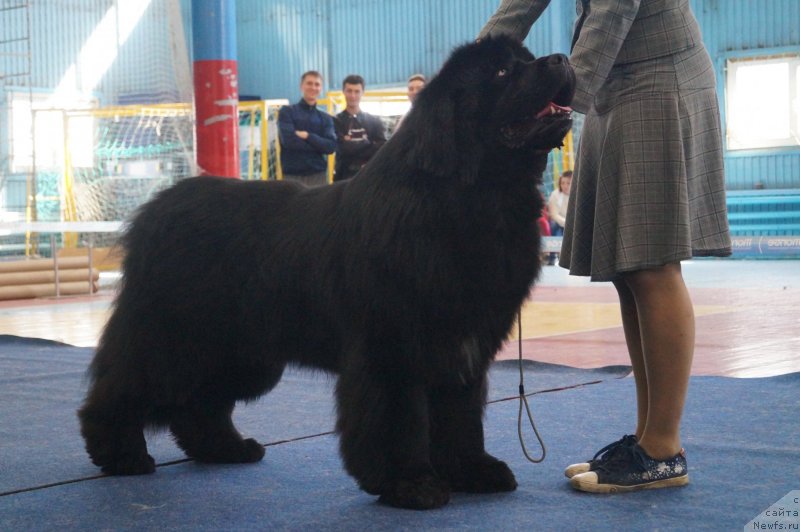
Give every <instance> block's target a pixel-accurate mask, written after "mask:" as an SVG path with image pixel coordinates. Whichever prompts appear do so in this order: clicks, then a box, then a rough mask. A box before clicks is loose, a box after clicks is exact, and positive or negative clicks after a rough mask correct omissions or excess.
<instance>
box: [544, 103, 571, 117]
mask: <svg viewBox="0 0 800 532" xmlns="http://www.w3.org/2000/svg"><path fill="white" fill-rule="evenodd" d="M571 112H572V107H564V106H561V105H558V104H557V103H553V102H550V103H549V104H547V107H545V108H544V109H542V110H541V111H539V114H537V115H536V118H541V117H543V116H547V115H554V114H556V113H571Z"/></svg>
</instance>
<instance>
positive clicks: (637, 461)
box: [597, 445, 652, 473]
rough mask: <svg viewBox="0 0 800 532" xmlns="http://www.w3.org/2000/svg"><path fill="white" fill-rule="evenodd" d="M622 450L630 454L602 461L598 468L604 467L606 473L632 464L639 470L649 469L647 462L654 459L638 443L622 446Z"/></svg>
mask: <svg viewBox="0 0 800 532" xmlns="http://www.w3.org/2000/svg"><path fill="white" fill-rule="evenodd" d="M620 450H621V452H623V453H626V454H627V455H628V456H620V457H619V458H618V459H616V460H613V461H607V462H603V463H600V465H598V466H597V469H602V470H603V471H605V472H606V473H611V472H612V471H619V470H624V469H625V468H627V467H628V466H630V465H632V466H633V467H635V468H636V469H638V470H639V471H647V464H648V462H650V461H652V459H651V458H649V457H648V456H647V455H646V454H645V452H644V450H643V449H642V448H641V447H639V446H638V445H630V446H627V447H622V448H621V449H620ZM627 458H629V459H627Z"/></svg>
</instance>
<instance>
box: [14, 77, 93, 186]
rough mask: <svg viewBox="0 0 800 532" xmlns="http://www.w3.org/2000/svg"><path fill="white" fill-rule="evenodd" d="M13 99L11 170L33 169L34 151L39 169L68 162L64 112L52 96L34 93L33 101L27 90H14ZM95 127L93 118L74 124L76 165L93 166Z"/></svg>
mask: <svg viewBox="0 0 800 532" xmlns="http://www.w3.org/2000/svg"><path fill="white" fill-rule="evenodd" d="M9 99H10V107H11V113H10V131H9V137H10V138H9V144H10V146H9V148H10V153H11V171H12V172H29V171H31V169H32V168H33V166H34V165H33V157H34V153H35V155H36V167H37V168H38V169H39V170H52V169H54V168H61V167H62V166H63V163H64V111H63V110H62V109H60V108H58V107H55V106H54V105H52V103H51V100H52V96H51V95H50V94H46V93H34V94H33V102H31V96H30V95H29V94H28V92H27V91H22V92H12V93H10V95H9ZM31 103H33V110H31ZM96 104H97V102H96V101H95V100H89V101H85V100H81V101H77V100H76V101H74V102H72V105H71V107H72V108H75V109H86V108H91V107H96ZM34 118H35V120H36V123H35V126H36V127H35V128H33V125H34V124H33V119H34ZM93 127H94V124H93V123H92V121H91V118H88V119H84V120H83V121H77V122H71V123H70V131H69V134H70V139H71V140H72V143H71V145H70V148H71V156H72V159H73V164H74V165H75V166H91V165H92V162H91V161H92V159H93V152H92V149H93V144H92V143H93V141H94V136H93ZM34 134H35V136H36V138H35V139H34V138H33V137H34ZM34 147H35V150H34Z"/></svg>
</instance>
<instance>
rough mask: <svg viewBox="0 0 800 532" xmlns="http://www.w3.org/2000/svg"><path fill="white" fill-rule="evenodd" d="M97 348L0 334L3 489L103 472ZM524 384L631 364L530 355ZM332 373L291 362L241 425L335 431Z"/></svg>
mask: <svg viewBox="0 0 800 532" xmlns="http://www.w3.org/2000/svg"><path fill="white" fill-rule="evenodd" d="M92 353H93V350H92V349H91V348H82V347H73V346H68V345H65V344H61V343H58V342H52V341H49V340H39V339H31V338H19V337H15V336H7V335H0V442H2V447H1V448H0V453H2V454H0V468H2V475H0V495H2V494H3V493H7V492H9V491H17V490H21V489H27V488H31V487H36V486H42V485H47V484H52V483H57V482H61V481H65V480H70V479H75V478H83V477H88V476H93V475H97V473H98V471H99V470H98V469H97V468H96V467H95V466H93V465H92V464H91V462H89V459H88V457H87V455H86V452H85V451H84V449H83V440H82V439H81V437H80V434H79V427H78V419H77V417H76V415H75V412H76V410H77V409H78V407H79V406H80V404H81V402H82V401H83V397H84V394H85V392H86V384H87V383H86V380H85V374H86V368H87V366H88V364H89V362H90V360H91V357H92ZM524 366H525V379H526V390H527V391H529V392H535V391H544V390H551V389H558V388H563V387H569V386H575V385H580V384H585V383H590V382H599V381H602V380H604V379H613V378H619V377H624V376H625V375H627V374H628V373H629V371H630V368H629V367H627V366H613V367H608V368H599V369H597V370H580V369H575V368H570V367H567V366H558V365H553V364H543V363H539V362H531V361H525V362H524ZM518 382H519V366H518V365H517V363H516V362H513V363H512V362H511V361H507V362H499V363H497V364H495V367H494V368H493V369H492V374H491V381H490V400H494V399H499V398H503V397H510V396H512V395H514V394H516V393H517V387H518ZM333 384H334V379H333V378H332V377H330V376H327V375H325V374H323V373H319V372H317V373H314V372H309V371H304V370H298V369H294V370H293V369H288V370H287V371H286V372H285V374H284V377H283V379H282V380H281V382H280V383H279V384H278V386H276V387H275V389H274V390H273V391H272V392H270V393H269V394H268V395H266V396H265V397H264V398H262V399H261V400H260V401H257V402H255V403H252V404H249V405H240V406H238V407H237V409H236V410H235V412H234V419H235V421H236V425H237V427H238V428H239V430H240V431H241V432H242V433H243V434H245V435H247V436H248V437H254V438H256V439H257V440H258V441H260V442H262V443H265V444H267V443H276V442H281V441H285V440H292V439H296V438H302V437H305V436H310V435H317V434H321V433H326V432H329V431H331V430H333V426H334V410H333ZM147 442H148V449H149V450H150V454H151V455H152V456H153V458H155V460H156V463H158V464H163V463H168V462H173V461H175V460H182V459H184V458H185V455H184V454H183V452H182V451H181V450H180V449H179V448H178V447H177V446H176V445H175V444H174V443H173V442H172V440H171V438H170V437H169V435H168V434H167V433H164V432H162V433H159V434H153V435H148V437H147Z"/></svg>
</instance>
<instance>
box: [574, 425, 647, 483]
mask: <svg viewBox="0 0 800 532" xmlns="http://www.w3.org/2000/svg"><path fill="white" fill-rule="evenodd" d="M634 443H636V436H634V435H633V434H627V435H625V436H623V437H622V438H621V439H619V440H617V441H615V442H614V443H610V444H608V445H606V446H605V447H603V448H602V449H600V450H599V451H597V453H595V455H594V458H592V459H591V460H589V461H588V462H580V463H578V464H572V465H570V466H567V468H566V469H565V470H564V475H565V476H566V477H567V478H572V477H574V476H575V475H578V474H580V473H586V472H587V471H594V469H595V468H596V467H597V466H598V465H599V464H602V463H603V462H606V461H608V460H613V459H614V457H615V456H617V452H618V451H619V450H620V448H621V447H630V446H631V445H633V444H634Z"/></svg>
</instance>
